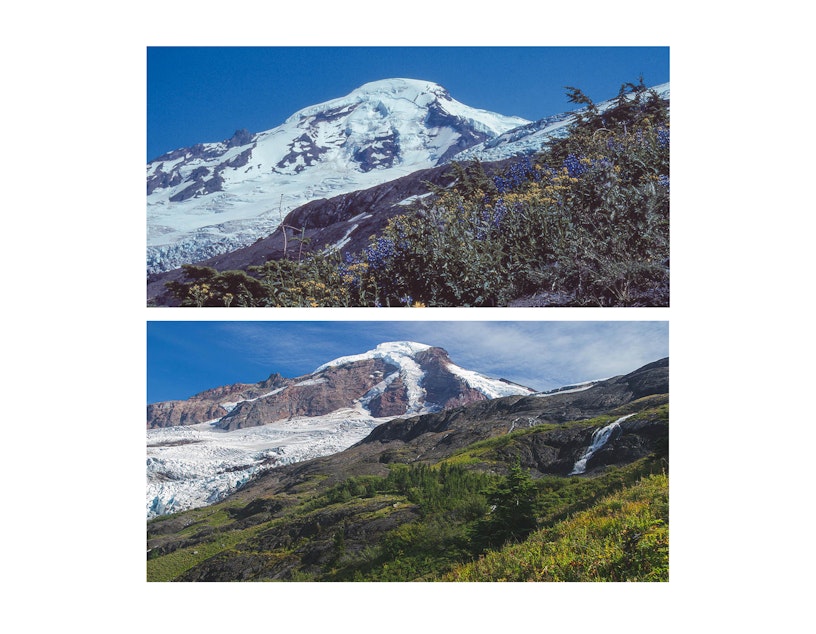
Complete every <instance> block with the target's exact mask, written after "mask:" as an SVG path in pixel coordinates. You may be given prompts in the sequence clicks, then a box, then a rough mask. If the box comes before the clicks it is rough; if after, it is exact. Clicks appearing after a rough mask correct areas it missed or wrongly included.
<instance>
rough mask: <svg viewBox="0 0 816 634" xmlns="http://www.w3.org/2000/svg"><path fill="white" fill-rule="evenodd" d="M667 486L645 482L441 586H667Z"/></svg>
mask: <svg viewBox="0 0 816 634" xmlns="http://www.w3.org/2000/svg"><path fill="white" fill-rule="evenodd" d="M668 496H669V480H668V476H667V475H665V474H655V475H650V476H646V477H645V478H643V479H642V480H639V481H638V482H637V483H635V484H633V485H631V486H629V487H626V488H625V489H623V490H622V491H620V492H617V493H614V494H612V495H610V496H608V497H606V498H604V499H603V500H601V501H600V502H599V503H598V504H596V505H595V506H593V507H592V508H590V509H588V510H586V511H582V512H580V513H576V514H575V515H574V516H572V517H570V518H568V519H565V520H563V521H561V522H558V523H557V524H555V525H554V526H552V527H550V528H546V529H542V530H539V531H537V532H535V533H533V534H532V535H531V536H530V537H529V538H528V539H527V540H525V541H524V542H523V543H520V544H513V545H510V546H506V547H505V548H503V549H501V550H499V551H495V552H489V553H487V554H486V555H485V556H483V557H481V558H480V559H478V560H477V561H474V562H472V563H468V564H464V565H462V566H459V567H457V568H456V569H454V570H453V571H451V572H450V573H448V574H446V575H445V576H444V577H443V580H445V581H668V575H669V529H668V520H669V517H668V508H669V507H668Z"/></svg>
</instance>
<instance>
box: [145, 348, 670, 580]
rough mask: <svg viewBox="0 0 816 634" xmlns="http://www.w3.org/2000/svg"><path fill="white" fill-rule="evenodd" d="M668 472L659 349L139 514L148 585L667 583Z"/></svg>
mask: <svg viewBox="0 0 816 634" xmlns="http://www.w3.org/2000/svg"><path fill="white" fill-rule="evenodd" d="M599 430H601V431H599ZM602 436H604V437H605V443H604V442H600V441H599V439H600V438H601V437H602ZM590 449H591V450H590ZM579 465H583V468H584V470H583V471H582V470H581V469H579ZM667 472H668V360H667V359H664V360H662V361H659V362H656V363H654V364H650V365H649V366H646V367H644V368H641V369H640V370H638V371H636V372H633V373H631V374H629V375H625V376H622V377H615V378H614V379H610V380H609V381H602V382H599V383H598V384H596V385H593V386H592V387H590V388H588V389H584V390H582V391H576V392H562V393H557V394H552V395H549V396H544V397H537V398H536V397H518V396H513V397H507V398H501V399H495V400H493V401H488V402H481V403H475V404H472V405H467V406H464V407H462V408H457V409H456V410H451V411H450V412H443V413H438V414H428V415H423V416H417V417H412V418H407V419H398V420H394V421H391V422H390V423H386V424H384V425H381V426H380V427H378V428H377V429H375V430H374V433H372V434H371V435H369V437H367V438H366V439H365V440H363V441H362V442H360V443H358V444H357V445H355V446H353V447H351V448H349V449H348V450H346V451H344V452H341V453H338V454H335V455H332V456H327V457H325V458H319V459H315V460H311V461H308V462H304V463H301V464H296V465H290V466H287V467H282V468H280V469H275V470H272V471H270V472H268V473H266V474H265V475H264V476H262V477H260V478H258V480H257V481H255V482H253V483H251V484H250V485H249V486H247V487H246V488H245V489H243V490H241V491H239V492H237V493H236V494H234V495H232V496H231V497H229V498H227V499H226V500H225V501H223V502H221V503H219V504H216V505H213V506H210V507H206V508H201V509H195V510H192V511H188V512H184V513H179V514H176V515H171V516H166V517H163V518H159V519H157V520H153V521H151V522H149V523H148V562H147V575H148V580H178V581H227V580H230V581H234V580H247V581H249V580H252V581H256V580H316V581H317V580H325V581H332V580H334V581H343V580H381V581H405V580H443V579H447V580H475V579H478V580H522V579H529V580H553V581H557V580H593V581H620V580H654V581H661V580H667V578H668V515H667V487H668V479H667V476H666V474H667Z"/></svg>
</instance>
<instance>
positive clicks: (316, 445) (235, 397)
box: [147, 341, 535, 517]
mask: <svg viewBox="0 0 816 634" xmlns="http://www.w3.org/2000/svg"><path fill="white" fill-rule="evenodd" d="M533 393H535V390H533V389H531V388H528V387H523V386H521V385H516V384H514V383H511V382H509V381H506V380H503V379H492V378H489V377H487V376H484V375H482V374H479V373H478V372H474V371H471V370H466V369H464V368H461V367H460V366H458V365H456V364H454V363H453V362H452V361H451V360H450V358H449V357H448V353H447V352H446V351H445V350H443V349H442V348H437V347H432V346H428V345H425V344H420V343H415V342H408V341H397V342H388V343H383V344H380V345H379V346H377V347H376V348H374V349H373V350H369V351H368V352H364V353H362V354H357V355H351V356H346V357H341V358H339V359H334V360H332V361H329V362H328V363H325V364H323V365H321V366H320V367H318V368H317V369H316V370H315V371H314V372H312V373H311V374H307V375H304V376H301V377H297V378H293V379H287V378H284V377H282V376H281V375H280V374H272V375H271V376H270V377H269V378H268V379H266V380H265V381H261V382H259V383H255V384H236V385H230V386H224V387H219V388H214V389H210V390H207V391H205V392H202V393H200V394H197V395H195V396H193V397H191V398H189V399H187V400H184V401H166V402H162V403H154V404H151V405H148V407H147V427H148V430H147V473H148V490H147V512H148V517H152V516H155V515H162V514H165V513H170V512H174V511H178V510H182V509H185V508H194V507H196V506H201V505H203V504H207V503H211V502H213V501H216V500H219V499H221V498H222V497H224V496H225V495H227V494H228V493H230V492H231V491H233V490H234V489H236V488H238V487H240V486H242V485H243V484H245V483H246V482H248V481H249V480H250V478H252V477H254V476H255V475H256V474H258V473H260V472H262V471H265V470H267V469H269V468H271V467H274V466H277V465H281V464H288V463H293V462H300V461H302V460H306V459H309V458H315V457H318V456H324V455H327V454H331V453H335V452H338V451H342V450H343V449H346V448H347V447H349V446H351V445H353V444H354V443H355V442H358V441H360V440H362V439H363V438H364V437H365V436H367V435H368V434H369V433H370V432H371V430H372V429H374V428H375V427H377V426H378V425H380V424H382V423H384V422H387V421H389V420H391V419H393V418H395V417H399V416H413V415H417V414H426V413H431V412H438V411H441V410H446V409H450V408H453V407H458V406H461V405H465V404H468V403H474V402H478V401H484V400H488V399H492V398H497V397H501V396H511V395H530V394H533Z"/></svg>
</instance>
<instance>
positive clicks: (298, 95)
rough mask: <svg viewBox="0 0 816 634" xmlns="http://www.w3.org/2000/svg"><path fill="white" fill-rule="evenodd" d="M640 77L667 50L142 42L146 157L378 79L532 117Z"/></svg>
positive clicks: (661, 61)
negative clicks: (571, 95)
mask: <svg viewBox="0 0 816 634" xmlns="http://www.w3.org/2000/svg"><path fill="white" fill-rule="evenodd" d="M640 75H642V76H643V78H644V81H645V82H646V83H647V84H648V85H656V84H660V83H664V82H667V81H669V48H668V47H430V46H424V47H148V49H147V160H152V159H154V158H156V157H158V156H160V155H161V154H163V153H165V152H168V151H170V150H174V149H177V148H179V147H186V146H189V145H193V144H195V143H206V142H215V141H222V140H224V139H227V138H229V137H230V136H232V134H233V133H234V132H235V130H238V129H241V128H246V129H248V130H250V131H251V132H260V131H262V130H268V129H270V128H274V127H275V126H277V125H280V124H281V123H283V121H284V120H285V119H286V118H287V117H289V115H291V114H293V113H294V112H296V111H297V110H299V109H301V108H304V107H306V106H310V105H313V104H316V103H321V102H323V101H327V100H329V99H334V98H337V97H342V96H344V95H346V94H348V93H349V92H351V91H352V90H354V89H355V88H357V87H358V86H360V85H362V84H364V83H367V82H370V81H376V80H379V79H386V78H390V77H407V78H410V79H424V80H428V81H434V82H436V83H438V84H441V85H443V86H444V87H445V88H447V89H448V91H449V92H450V93H451V96H452V97H453V98H454V99H456V100H458V101H461V102H462V103H465V104H467V105H469V106H473V107H475V108H482V109H485V110H491V111H494V112H498V113H501V114H504V115H516V116H520V117H524V118H526V119H531V120H535V119H540V118H543V117H546V116H548V115H551V114H556V113H558V112H563V111H565V110H570V109H572V108H574V106H573V105H572V104H570V103H569V102H568V101H567V100H566V97H565V90H564V86H576V87H578V88H581V90H583V91H584V92H585V93H586V94H588V95H589V96H590V97H591V98H593V99H595V100H596V101H602V100H604V99H608V98H610V97H614V96H615V95H616V94H617V91H618V89H619V88H620V86H621V84H623V83H626V82H634V81H637V79H638V77H639V76H640Z"/></svg>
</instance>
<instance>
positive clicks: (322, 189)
mask: <svg viewBox="0 0 816 634" xmlns="http://www.w3.org/2000/svg"><path fill="white" fill-rule="evenodd" d="M527 123H529V122H528V121H527V120H526V119H522V118H520V117H509V116H504V115H500V114H496V113H492V112H488V111H485V110H479V109H476V108H471V107H469V106H466V105H464V104H462V103H460V102H458V101H456V100H455V99H453V98H452V97H451V96H450V95H449V94H448V92H447V90H445V89H444V88H443V87H441V86H439V85H438V84H435V83H433V82H428V81H420V80H413V79H386V80H382V81H376V82H371V83H368V84H365V85H363V86H361V87H360V88H358V89H356V90H354V91H352V92H351V93H350V94H349V95H347V96H345V97H342V98H339V99H332V100H330V101H326V102H324V103H321V104H318V105H314V106H310V107H307V108H304V109H303V110H300V111H298V112H296V113H295V114H293V115H292V116H291V117H289V118H288V119H287V120H286V121H285V122H284V123H283V124H281V125H279V126H278V127H276V128H273V129H271V130H267V131H264V132H260V133H257V134H250V133H249V132H247V131H246V130H242V131H238V132H236V133H235V135H234V136H233V137H232V138H231V139H229V140H226V141H223V142H220V143H202V144H198V145H195V146H193V147H189V148H182V149H179V150H175V151H173V152H169V153H167V154H165V155H163V156H160V157H158V158H157V159H155V160H153V161H151V162H150V163H149V164H148V165H147V246H148V249H147V263H148V266H147V269H148V273H152V272H158V271H165V270H169V269H173V268H177V267H179V266H180V265H181V264H184V263H188V262H197V261H200V260H203V259H206V258H208V257H211V256H214V255H217V254H220V253H224V252H227V251H229V250H233V249H237V248H239V247H242V246H245V245H247V244H250V243H251V242H253V241H254V240H256V239H257V238H260V237H264V236H267V235H269V234H270V233H272V231H273V230H274V229H275V228H276V227H277V226H278V224H280V222H281V221H282V219H283V218H284V216H285V215H286V214H287V213H288V212H289V211H291V210H292V209H294V208H296V207H298V206H300V205H302V204H304V203H306V202H308V201H310V200H315V199H318V198H325V197H329V196H335V195H337V194H341V193H346V192H351V191H355V190H359V189H364V188H367V187H372V186H374V185H377V184H380V183H384V182H387V181H389V180H392V179H395V178H398V177H400V176H404V175H407V174H410V173H412V172H415V171H417V170H420V169H425V168H429V167H433V166H436V165H439V164H442V163H444V162H446V161H447V160H448V159H449V158H450V157H452V156H454V155H456V154H457V153H459V152H461V151H462V150H464V149H467V148H469V147H471V146H473V145H476V144H479V143H481V142H483V141H485V140H488V139H492V138H495V137H497V136H498V135H500V134H502V133H504V132H507V131H508V130H511V129H513V128H516V127H518V126H520V125H525V124H527Z"/></svg>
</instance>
